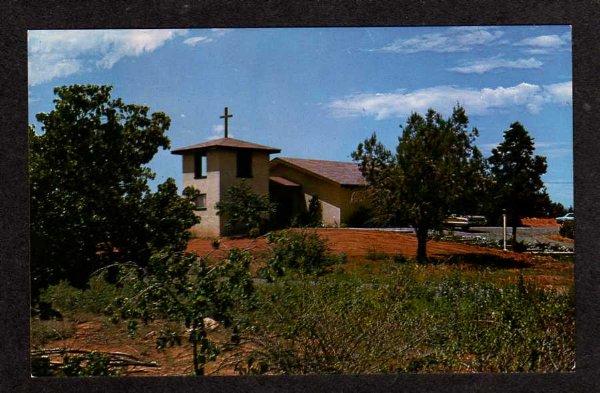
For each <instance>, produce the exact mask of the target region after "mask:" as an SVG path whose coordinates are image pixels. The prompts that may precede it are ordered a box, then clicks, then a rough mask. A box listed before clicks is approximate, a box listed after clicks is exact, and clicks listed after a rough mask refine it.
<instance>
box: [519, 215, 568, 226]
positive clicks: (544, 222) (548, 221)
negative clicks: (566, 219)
mask: <svg viewBox="0 0 600 393" xmlns="http://www.w3.org/2000/svg"><path fill="white" fill-rule="evenodd" d="M521 222H522V223H523V225H524V226H528V227H533V228H559V227H560V225H559V224H557V223H556V219H554V218H535V217H528V218H523V219H522V220H521Z"/></svg>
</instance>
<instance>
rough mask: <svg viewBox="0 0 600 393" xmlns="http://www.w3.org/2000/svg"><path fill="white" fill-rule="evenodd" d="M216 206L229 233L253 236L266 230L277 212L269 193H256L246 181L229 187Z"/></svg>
mask: <svg viewBox="0 0 600 393" xmlns="http://www.w3.org/2000/svg"><path fill="white" fill-rule="evenodd" d="M216 207H217V214H218V215H220V216H222V217H224V219H225V230H226V232H227V233H229V234H243V235H250V236H253V237H256V236H258V235H259V234H260V233H262V232H263V231H264V230H265V228H266V226H267V224H268V222H269V219H270V218H271V216H272V215H273V214H275V205H274V204H273V203H271V202H270V201H269V197H268V195H261V194H258V193H256V192H255V191H254V190H253V189H252V187H251V186H250V184H249V183H248V182H246V181H242V182H240V183H239V184H236V185H233V186H231V187H229V188H228V189H227V191H226V192H225V195H224V196H223V198H222V199H221V200H220V201H219V202H217V205H216Z"/></svg>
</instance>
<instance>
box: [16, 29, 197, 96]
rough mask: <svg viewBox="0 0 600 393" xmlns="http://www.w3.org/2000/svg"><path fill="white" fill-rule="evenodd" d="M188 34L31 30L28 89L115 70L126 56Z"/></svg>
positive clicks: (149, 49) (161, 31)
mask: <svg viewBox="0 0 600 393" xmlns="http://www.w3.org/2000/svg"><path fill="white" fill-rule="evenodd" d="M184 34H186V30H166V29H164V30H160V29H155V30H32V31H29V34H28V39H27V44H28V57H29V59H28V60H29V61H28V71H29V85H31V86H34V85H38V84H40V83H44V82H49V81H51V80H53V79H55V78H60V77H64V76H68V75H72V74H75V73H79V72H84V71H90V70H93V69H95V68H112V66H114V65H115V64H116V63H117V62H118V61H119V60H121V59H122V58H124V57H127V56H132V57H136V56H140V55H142V54H143V53H150V52H153V51H154V50H156V49H157V48H159V47H161V46H162V45H164V44H165V43H166V42H167V41H169V40H171V39H173V38H174V37H176V36H178V35H184Z"/></svg>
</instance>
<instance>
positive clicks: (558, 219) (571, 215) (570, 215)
mask: <svg viewBox="0 0 600 393" xmlns="http://www.w3.org/2000/svg"><path fill="white" fill-rule="evenodd" d="M567 221H575V213H567V214H565V215H564V216H562V217H556V223H557V224H562V223H563V222H567Z"/></svg>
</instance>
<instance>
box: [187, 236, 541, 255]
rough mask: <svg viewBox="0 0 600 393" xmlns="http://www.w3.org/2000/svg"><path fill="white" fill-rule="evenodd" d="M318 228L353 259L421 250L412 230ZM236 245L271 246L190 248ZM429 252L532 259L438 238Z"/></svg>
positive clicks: (262, 241)
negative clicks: (406, 231) (374, 254)
mask: <svg viewBox="0 0 600 393" xmlns="http://www.w3.org/2000/svg"><path fill="white" fill-rule="evenodd" d="M316 231H317V233H318V234H319V235H320V236H321V237H323V238H324V239H326V240H327V242H328V244H329V248H330V250H331V251H332V252H334V253H342V252H343V253H345V254H346V255H347V257H348V259H350V260H353V259H364V258H365V257H366V256H367V255H368V254H370V253H375V252H376V253H386V254H390V255H398V254H400V255H403V256H405V257H414V256H415V254H416V252H417V239H416V237H415V236H414V235H413V234H410V233H401V232H390V231H376V230H360V229H344V228H319V229H316ZM232 248H241V249H247V250H249V251H251V252H252V253H253V254H255V255H259V256H260V255H261V254H263V253H264V252H266V251H267V249H268V246H267V241H266V238H265V237H260V238H257V239H247V238H222V239H221V244H220V247H219V249H218V250H215V249H214V248H213V246H212V241H211V240H210V239H200V238H196V239H191V240H190V242H189V244H188V251H190V252H194V253H196V254H198V255H199V256H210V257H215V258H219V257H222V256H224V255H225V254H226V253H227V251H228V250H230V249H232ZM427 253H428V255H429V256H431V257H434V258H435V257H443V256H448V255H460V254H490V255H495V256H499V257H504V258H507V259H509V258H510V259H514V260H517V261H528V260H529V259H530V256H528V255H525V254H519V253H513V252H507V253H506V252H502V251H500V250H496V249H491V248H484V247H478V246H472V245H468V244H460V243H453V242H441V241H435V240H430V241H429V242H427Z"/></svg>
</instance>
